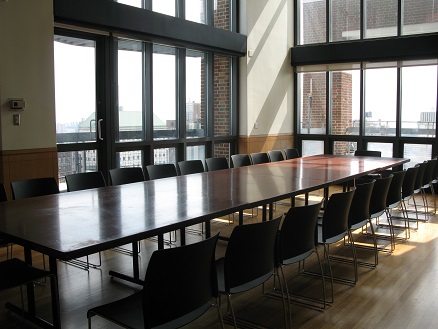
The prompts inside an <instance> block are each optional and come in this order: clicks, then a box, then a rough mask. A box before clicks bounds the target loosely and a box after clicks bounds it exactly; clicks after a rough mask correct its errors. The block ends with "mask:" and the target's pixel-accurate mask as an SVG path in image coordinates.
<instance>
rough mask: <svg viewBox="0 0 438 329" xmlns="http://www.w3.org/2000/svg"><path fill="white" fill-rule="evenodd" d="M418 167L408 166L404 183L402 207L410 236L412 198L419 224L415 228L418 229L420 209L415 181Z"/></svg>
mask: <svg viewBox="0 0 438 329" xmlns="http://www.w3.org/2000/svg"><path fill="white" fill-rule="evenodd" d="M418 168H419V167H417V166H415V167H411V168H408V169H407V170H406V175H405V179H404V180H403V185H402V207H403V211H404V212H405V215H406V219H407V225H408V238H409V237H410V230H411V227H410V225H409V222H410V220H411V218H409V215H408V203H409V201H410V200H411V199H412V200H413V202H414V213H415V219H414V220H415V222H416V224H417V225H416V228H415V229H418V209H417V203H416V202H415V198H414V192H415V181H416V177H417V173H418Z"/></svg>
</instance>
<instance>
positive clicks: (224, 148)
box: [213, 143, 230, 162]
mask: <svg viewBox="0 0 438 329" xmlns="http://www.w3.org/2000/svg"><path fill="white" fill-rule="evenodd" d="M213 157H214V158H219V157H223V158H227V159H228V162H229V160H230V144H229V143H217V144H214V149H213Z"/></svg>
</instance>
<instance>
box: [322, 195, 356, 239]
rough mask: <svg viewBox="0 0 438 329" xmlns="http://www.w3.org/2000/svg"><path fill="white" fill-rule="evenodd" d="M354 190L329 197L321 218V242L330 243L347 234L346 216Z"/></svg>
mask: <svg viewBox="0 0 438 329" xmlns="http://www.w3.org/2000/svg"><path fill="white" fill-rule="evenodd" d="M354 192H355V190H354V189H352V190H350V191H346V192H342V193H334V194H332V195H331V196H330V199H329V200H328V202H327V205H326V207H325V209H324V215H323V217H322V241H323V242H326V243H332V242H336V241H339V240H340V239H342V238H343V237H344V236H345V234H347V232H348V215H349V213H350V206H351V201H352V200H353V196H354Z"/></svg>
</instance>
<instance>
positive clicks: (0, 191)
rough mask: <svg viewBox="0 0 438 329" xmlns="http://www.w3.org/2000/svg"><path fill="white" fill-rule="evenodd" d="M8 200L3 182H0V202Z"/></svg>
mask: <svg viewBox="0 0 438 329" xmlns="http://www.w3.org/2000/svg"><path fill="white" fill-rule="evenodd" d="M4 201H8V196H7V194H6V188H5V184H3V183H0V202H4Z"/></svg>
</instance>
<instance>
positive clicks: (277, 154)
mask: <svg viewBox="0 0 438 329" xmlns="http://www.w3.org/2000/svg"><path fill="white" fill-rule="evenodd" d="M268 156H269V161H270V162H277V161H283V160H284V155H283V152H281V150H271V151H268Z"/></svg>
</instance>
